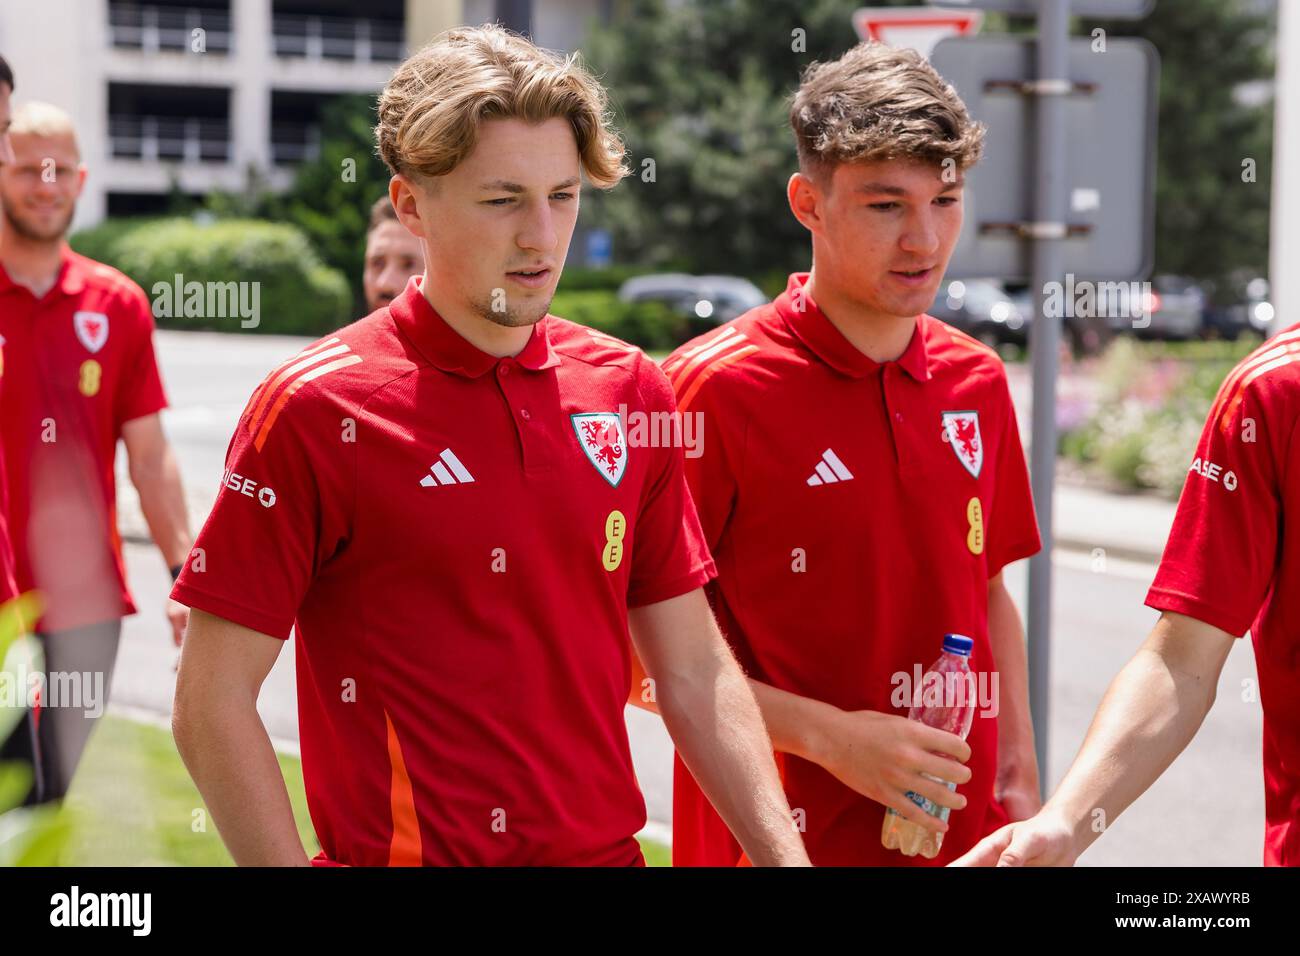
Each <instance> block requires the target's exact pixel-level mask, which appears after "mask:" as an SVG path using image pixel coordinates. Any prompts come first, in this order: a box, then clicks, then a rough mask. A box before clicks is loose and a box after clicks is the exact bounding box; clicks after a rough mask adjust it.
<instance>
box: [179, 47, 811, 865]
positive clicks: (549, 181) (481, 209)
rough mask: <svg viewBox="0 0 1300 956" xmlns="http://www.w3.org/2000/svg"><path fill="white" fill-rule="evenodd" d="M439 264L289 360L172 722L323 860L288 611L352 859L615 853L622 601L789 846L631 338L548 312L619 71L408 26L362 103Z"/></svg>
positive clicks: (683, 719)
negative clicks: (268, 697) (288, 785)
mask: <svg viewBox="0 0 1300 956" xmlns="http://www.w3.org/2000/svg"><path fill="white" fill-rule="evenodd" d="M376 133H377V136H378V140H379V149H380V153H381V154H382V156H383V158H384V160H385V161H386V162H387V163H388V165H389V167H390V169H391V170H392V171H393V173H394V176H393V179H392V184H391V187H390V192H389V195H390V197H391V198H392V202H393V206H394V208H395V209H396V210H397V215H398V218H399V219H400V220H401V222H402V223H403V225H404V226H406V227H407V228H408V229H411V230H412V231H413V232H416V233H418V234H419V235H420V236H421V237H422V242H423V246H424V251H425V271H424V275H423V277H421V278H420V279H419V280H418V281H413V282H411V283H410V284H409V285H408V286H407V288H406V290H405V291H404V292H403V293H402V295H400V296H399V297H398V298H397V299H396V300H394V301H393V303H392V304H391V305H390V306H388V307H387V308H384V309H380V310H379V311H378V312H376V313H373V314H372V315H370V316H368V317H367V318H365V319H363V320H361V321H360V322H357V323H354V324H353V325H351V326H348V327H347V328H345V329H342V330H340V331H339V332H338V333H337V334H336V335H334V336H331V337H329V338H327V339H325V340H323V341H321V342H320V343H318V344H316V345H313V346H311V347H310V348H308V349H306V350H305V351H304V352H303V353H301V354H300V355H298V356H295V357H294V358H291V359H289V360H288V361H286V362H285V363H284V364H283V365H282V366H281V367H280V368H278V369H276V370H275V371H274V372H273V373H272V374H271V375H270V376H269V377H268V378H267V380H266V382H265V383H264V384H263V385H262V387H261V388H260V389H258V391H257V392H256V393H255V394H254V395H253V397H252V399H251V400H250V402H249V404H248V408H247V410H246V412H245V413H244V415H243V417H242V418H241V421H240V423H239V426H238V431H237V433H236V435H235V438H234V440H233V442H232V443H231V449H230V453H229V456H228V461H227V468H228V473H229V474H231V475H232V478H231V480H230V481H228V482H227V483H226V485H225V486H224V488H223V490H222V492H221V495H220V497H219V498H218V499H217V502H216V505H215V508H214V510H213V513H212V516H211V517H210V518H209V519H208V522H207V525H206V526H205V527H204V529H203V532H202V533H201V534H200V536H199V539H198V546H199V549H200V550H202V552H203V555H204V564H203V566H202V567H199V566H198V563H197V561H194V562H191V563H190V565H189V566H188V567H187V569H186V571H185V572H184V573H183V574H182V576H181V578H180V581H179V583H178V584H177V587H176V591H175V594H176V596H177V598H178V599H180V600H182V601H184V602H185V603H187V604H189V605H191V606H192V607H193V608H194V613H193V617H192V622H191V626H190V632H189V634H188V636H187V639H186V641H185V648H184V652H183V656H182V660H181V667H180V674H179V679H178V684H177V690H176V711H175V718H174V730H175V736H176V741H177V744H178V745H179V747H180V751H181V755H182V757H183V758H184V760H185V763H186V765H187V766H188V768H189V770H190V772H191V774H192V775H193V777H194V779H195V782H196V783H197V784H198V786H199V789H200V791H201V792H202V793H203V796H204V798H205V800H206V801H207V804H208V806H209V807H210V808H211V810H212V814H213V817H214V819H215V820H216V823H217V826H218V827H219V828H220V830H221V834H222V837H223V838H224V839H225V841H226V845H227V846H228V847H229V848H230V852H231V854H232V855H233V856H234V857H235V860H236V861H237V862H239V863H287V864H295V863H296V864H305V863H307V862H308V860H307V856H306V854H305V853H304V851H303V847H302V844H301V842H300V841H299V839H298V834H297V832H296V830H295V827H294V821H293V815H292V813H291V812H290V808H289V799H288V795H287V793H286V791H285V787H284V782H283V780H282V779H281V776H280V772H279V768H278V765H277V763H276V759H275V754H274V752H273V750H272V748H271V743H270V741H269V739H268V738H267V735H266V731H265V728H264V727H263V726H262V724H261V722H260V720H259V718H258V715H257V711H256V709H255V707H254V704H255V701H256V699H257V690H258V688H259V687H260V686H261V683H262V681H263V679H264V678H265V676H266V674H267V672H268V671H269V670H270V668H271V665H272V664H273V663H274V661H275V659H276V657H277V655H278V654H279V652H280V649H281V648H282V647H283V645H284V639H285V638H287V637H288V635H289V631H290V628H291V626H295V625H296V632H297V637H298V641H297V651H298V658H297V661H298V682H299V684H298V686H299V690H298V705H299V726H300V732H301V741H302V757H303V774H304V778H305V781H306V790H307V800H308V805H309V807H310V809H311V814H312V820H313V822H314V823H315V825H316V833H317V836H318V837H319V838H320V843H321V847H322V855H321V857H320V858H319V859H318V862H322V863H330V862H332V863H347V864H360V865H383V864H392V865H403V864H416V865H418V864H421V863H424V864H513V865H530V864H537V865H560V864H586V865H599V864H609V865H633V864H639V863H641V862H642V858H641V853H640V850H639V848H638V846H637V843H636V840H635V839H634V838H633V835H634V834H635V833H636V832H637V831H638V830H639V829H640V828H641V827H642V826H643V824H644V822H645V802H644V800H643V799H642V797H641V794H640V792H639V790H638V788H637V784H636V779H635V776H634V774H633V770H632V762H631V756H630V751H629V747H628V740H627V730H626V725H625V723H624V715H623V708H624V702H625V699H626V696H627V694H626V691H627V686H628V685H627V682H628V670H629V657H628V644H627V637H628V632H629V630H630V632H631V636H632V638H633V640H634V641H635V643H636V648H637V650H638V651H639V652H640V654H641V655H642V657H643V658H644V659H646V662H647V665H648V666H649V667H650V669H651V670H652V671H653V672H654V673H655V675H656V676H657V677H658V678H659V699H660V701H661V703H662V705H663V710H664V713H665V719H666V722H667V724H668V728H669V730H670V732H671V733H672V734H673V736H674V739H675V741H676V743H677V746H678V748H679V750H680V751H681V753H682V754H683V755H684V756H685V758H686V760H687V761H688V762H689V763H690V764H691V766H692V768H693V769H694V771H695V772H696V774H697V775H698V776H699V778H700V780H701V782H702V784H703V786H704V787H705V789H706V790H707V791H708V793H709V794H710V796H711V798H712V799H713V800H714V801H715V803H716V804H717V805H718V806H719V808H720V810H721V812H722V814H723V817H724V818H725V819H726V820H727V823H728V824H729V825H730V826H732V827H734V828H735V830H736V834H737V837H738V838H739V840H740V842H741V844H742V845H744V846H745V848H746V850H747V852H749V853H750V854H751V855H756V862H762V863H769V864H778V863H789V864H806V863H807V856H806V854H805V853H804V851H803V847H802V845H801V844H800V841H799V839H798V835H797V834H796V833H795V832H794V829H793V828H792V827H791V825H790V815H789V814H790V810H789V806H788V805H787V804H786V802H785V799H784V797H783V796H782V794H781V789H780V784H779V782H778V779H777V775H776V768H775V765H774V763H773V760H772V757H771V751H770V749H769V747H770V744H769V742H768V739H767V736H766V734H765V733H764V731H763V725H762V720H761V717H760V715H759V712H758V708H757V706H756V704H755V702H754V699H753V695H752V693H751V692H750V690H749V688H748V686H747V684H746V682H745V679H744V677H743V675H742V674H741V672H740V670H739V668H738V667H737V666H736V662H735V659H734V658H733V657H732V655H731V654H730V652H729V651H728V650H727V647H726V644H725V642H724V641H723V640H722V637H721V635H720V634H718V632H717V626H716V625H715V624H714V622H713V619H712V617H711V616H710V615H709V611H708V604H707V601H706V600H705V598H704V594H703V591H702V585H703V584H704V583H706V582H707V581H708V580H709V579H710V578H711V577H712V576H713V563H712V560H711V558H710V557H709V554H708V551H707V549H705V548H704V546H703V544H702V543H701V540H700V537H701V536H700V531H699V522H698V520H697V518H696V516H695V511H694V509H693V508H692V507H691V504H690V496H689V494H688V493H687V490H686V485H685V481H684V479H683V477H682V455H681V452H680V450H678V449H667V448H655V449H647V448H636V447H633V448H629V447H628V443H627V441H626V436H624V435H623V433H622V431H623V425H622V423H621V421H620V415H619V412H620V411H621V410H622V408H623V407H627V408H630V409H633V410H637V411H640V412H644V413H653V414H663V413H666V412H669V411H671V409H672V405H673V399H672V390H671V389H670V388H669V386H668V383H667V381H666V379H665V378H664V376H663V373H662V372H661V371H660V370H659V369H658V368H657V367H656V366H655V365H654V364H653V363H652V362H651V361H650V360H649V359H647V358H646V356H645V355H644V353H642V352H640V351H639V350H637V349H634V348H631V347H630V346H628V345H626V344H625V343H622V342H620V341H618V340H616V339H612V338H610V337H609V336H606V335H602V334H599V333H595V332H593V331H591V330H590V329H586V328H583V327H582V326H578V325H574V324H572V323H569V322H566V321H564V320H563V319H558V318H556V317H555V316H551V315H547V308H548V306H549V304H550V301H551V296H552V294H553V293H554V290H555V284H556V281H557V280H558V279H559V275H560V270H561V268H562V267H563V264H564V258H565V253H566V251H567V247H568V243H569V238H570V236H571V235H572V232H573V228H574V224H575V221H576V219H577V213H578V195H579V184H580V181H581V175H582V173H584V172H585V173H586V175H587V178H588V179H589V180H590V181H591V182H592V183H594V184H595V185H596V186H598V187H610V186H613V185H614V184H615V183H617V182H618V181H619V179H620V178H621V177H622V175H623V174H624V166H623V163H622V155H623V147H622V144H621V143H620V142H619V140H618V137H617V135H616V134H615V133H614V132H613V130H612V129H610V127H609V126H608V124H607V122H606V117H605V98H604V93H603V91H602V90H601V88H600V87H599V85H598V84H597V83H596V81H595V80H594V79H592V78H591V76H590V75H588V74H587V73H586V72H585V70H583V69H582V67H581V66H580V65H578V63H577V62H576V60H575V59H572V58H570V59H567V60H566V59H563V58H559V57H557V56H555V55H553V54H548V53H546V52H544V51H542V50H539V49H538V48H537V47H535V46H533V45H532V44H531V43H529V42H528V41H527V40H524V39H522V38H521V37H518V36H516V35H514V34H510V33H508V32H506V31H504V30H502V29H500V28H496V27H484V28H481V29H457V30H453V31H450V32H449V33H447V34H444V35H443V36H442V37H441V38H440V39H439V40H438V41H436V42H435V43H434V44H432V45H431V46H429V47H427V48H425V49H424V50H422V51H421V52H420V53H417V54H416V55H415V56H413V57H411V58H410V59H409V60H408V61H407V62H406V63H405V64H403V65H402V66H401V67H400V68H399V69H398V70H397V72H396V74H395V75H394V76H393V78H392V80H391V81H390V83H389V85H388V87H387V88H386V89H385V90H384V93H383V95H382V97H381V98H380V104H379V125H378V127H377V130H376Z"/></svg>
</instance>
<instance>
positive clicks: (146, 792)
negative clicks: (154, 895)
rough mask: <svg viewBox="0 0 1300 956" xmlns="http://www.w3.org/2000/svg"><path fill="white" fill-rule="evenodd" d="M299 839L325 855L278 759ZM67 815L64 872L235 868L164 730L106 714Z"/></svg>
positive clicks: (298, 769)
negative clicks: (98, 868)
mask: <svg viewBox="0 0 1300 956" xmlns="http://www.w3.org/2000/svg"><path fill="white" fill-rule="evenodd" d="M280 771H281V772H282V773H283V774H284V781H285V785H286V787H287V788H288V790H289V800H290V802H291V803H292V804H293V815H294V819H295V821H296V822H297V824H298V835H299V836H300V837H301V838H302V842H303V846H304V847H305V848H306V850H307V855H308V856H315V855H316V853H318V852H319V850H320V845H319V844H318V843H317V842H316V833H315V830H314V829H313V828H312V824H311V817H310V816H309V815H308V813H307V798H306V795H305V793H304V791H303V783H302V764H301V762H300V761H299V760H298V759H297V758H296V757H290V756H286V755H284V754H281V755H280ZM61 814H62V816H63V817H64V819H65V820H66V822H67V823H69V824H70V829H71V832H70V834H69V836H68V839H67V841H66V843H65V844H64V847H63V850H62V852H61V853H60V855H59V863H60V865H63V866H231V865H233V861H232V860H231V858H230V854H229V853H228V852H226V847H225V845H224V844H223V843H222V842H221V837H220V836H219V835H218V833H217V828H216V825H215V824H214V823H213V822H212V817H211V816H210V815H209V814H208V812H207V810H206V808H205V807H204V804H203V799H202V798H201V797H200V796H199V792H198V790H197V788H195V786H194V783H193V781H192V780H190V775H189V773H187V772H186V770H185V765H184V764H183V763H181V758H180V755H179V754H178V753H177V752H176V745H175V743H174V742H173V741H172V737H171V734H170V733H168V732H167V731H166V730H164V729H162V728H161V727H155V726H152V725H150V724H141V723H137V722H135V721H132V720H127V719H125V718H122V717H114V716H108V715H106V716H105V717H103V718H102V719H101V720H100V722H99V726H98V727H97V728H96V729H95V732H94V734H93V735H92V737H91V739H90V744H89V745H88V746H87V748H86V753H85V756H84V757H83V758H82V761H81V766H80V767H78V769H77V775H76V778H75V779H74V780H73V783H72V790H71V792H70V793H69V794H68V798H67V800H66V801H65V802H64V806H63V810H62V811H61ZM641 849H642V851H643V852H644V853H645V858H646V863H647V865H649V866H669V865H670V864H671V851H670V850H669V848H668V847H666V846H663V845H662V844H659V843H652V842H650V841H645V840H643V841H642V842H641Z"/></svg>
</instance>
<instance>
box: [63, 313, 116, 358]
mask: <svg viewBox="0 0 1300 956" xmlns="http://www.w3.org/2000/svg"><path fill="white" fill-rule="evenodd" d="M72 328H73V330H74V331H75V332H76V333H77V340H78V341H79V342H81V344H82V345H84V346H85V347H86V350H87V351H89V352H91V353H95V352H98V351H99V350H100V349H102V348H103V347H104V343H105V342H107V341H108V316H106V315H105V314H104V313H103V312H74V313H72Z"/></svg>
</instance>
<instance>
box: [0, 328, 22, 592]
mask: <svg viewBox="0 0 1300 956" xmlns="http://www.w3.org/2000/svg"><path fill="white" fill-rule="evenodd" d="M4 374H5V344H4V340H3V338H0V405H2V404H3V402H4ZM8 515H9V480H8V478H7V477H6V476H5V459H4V455H3V454H0V602H3V601H8V600H9V599H10V598H12V597H15V596H17V595H18V593H19V591H18V582H17V580H16V579H15V577H14V547H13V542H12V541H11V540H10V538H9V518H8Z"/></svg>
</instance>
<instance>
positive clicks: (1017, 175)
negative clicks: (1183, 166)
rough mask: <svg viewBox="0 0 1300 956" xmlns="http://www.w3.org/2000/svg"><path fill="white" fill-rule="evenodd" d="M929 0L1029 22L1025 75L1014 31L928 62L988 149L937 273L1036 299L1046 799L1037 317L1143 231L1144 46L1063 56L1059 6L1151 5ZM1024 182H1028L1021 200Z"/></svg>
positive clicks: (1037, 574)
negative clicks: (979, 126)
mask: <svg viewBox="0 0 1300 956" xmlns="http://www.w3.org/2000/svg"><path fill="white" fill-rule="evenodd" d="M930 2H931V4H932V5H934V6H940V7H949V8H951V7H964V8H968V9H969V8H972V7H981V8H983V9H985V10H996V11H1000V12H1004V13H1010V14H1023V15H1029V16H1032V15H1034V14H1037V17H1038V34H1037V37H1036V38H1035V39H1034V41H1033V51H1032V61H1033V69H1032V70H1029V69H1028V66H1029V63H1028V60H1029V56H1028V53H1029V51H1028V49H1027V48H1026V46H1025V45H1024V41H1021V40H1018V39H1017V38H1012V37H993V38H984V39H964V38H956V39H948V40H945V41H943V42H942V43H940V44H939V45H938V46H937V47H936V48H935V51H934V55H933V62H934V65H935V68H936V69H937V70H939V72H940V73H941V74H942V75H943V76H944V77H945V78H946V79H948V80H949V82H951V83H953V85H954V87H955V88H956V89H957V92H958V93H959V94H962V97H963V99H964V100H966V102H967V104H968V106H971V107H972V115H973V116H974V117H975V118H976V119H978V120H980V121H982V122H985V123H986V125H988V127H989V137H988V145H987V151H988V155H987V156H986V159H985V162H984V163H982V164H981V165H980V166H979V167H976V168H975V169H974V170H972V171H971V176H970V183H969V185H970V187H971V188H970V190H969V193H970V196H969V200H968V202H967V205H968V209H969V210H970V211H969V212H968V220H969V221H968V223H967V224H966V226H965V227H964V228H963V236H962V239H961V240H960V241H959V243H958V248H957V249H956V250H955V252H954V255H953V261H952V263H950V266H949V272H950V273H951V274H953V275H961V276H966V277H975V276H983V277H985V278H989V277H992V278H1002V279H1024V278H1028V279H1029V280H1030V282H1031V284H1032V288H1033V296H1034V301H1035V305H1036V315H1035V316H1034V320H1033V323H1032V325H1031V328H1030V330H1029V350H1030V365H1031V372H1032V380H1033V419H1032V423H1031V426H1030V435H1031V438H1030V450H1029V460H1030V481H1031V484H1032V487H1033V495H1034V509H1035V512H1036V514H1037V516H1038V526H1039V528H1040V530H1041V533H1042V539H1043V547H1042V550H1040V551H1039V552H1038V554H1036V555H1034V556H1033V557H1032V558H1030V559H1029V606H1028V608H1027V613H1026V625H1027V629H1028V638H1029V647H1028V656H1029V705H1030V710H1031V712H1032V715H1033V723H1034V748H1035V751H1036V754H1037V757H1038V767H1039V784H1040V787H1041V788H1042V790H1043V791H1044V796H1046V787H1047V784H1048V781H1049V779H1050V777H1049V773H1048V766H1047V737H1048V726H1049V714H1050V707H1051V701H1050V695H1049V690H1050V687H1051V673H1050V662H1051V638H1050V635H1051V623H1052V547H1053V544H1054V538H1055V536H1054V533H1053V528H1052V503H1053V490H1054V486H1055V478H1056V377H1057V356H1058V354H1059V350H1060V342H1061V317H1060V316H1058V315H1049V314H1048V311H1047V309H1046V302H1047V298H1048V295H1049V287H1051V286H1052V285H1053V284H1054V283H1064V282H1065V280H1066V272H1067V269H1068V270H1069V271H1071V272H1072V273H1073V274H1075V275H1084V276H1089V277H1097V278H1105V279H1118V278H1138V277H1139V276H1145V275H1146V274H1147V273H1148V272H1149V270H1150V268H1151V250H1152V246H1153V239H1154V229H1153V216H1152V215H1151V213H1152V212H1153V211H1154V210H1153V206H1152V197H1153V195H1154V125H1155V124H1154V115H1155V114H1154V109H1155V107H1154V100H1155V90H1156V82H1155V79H1156V73H1157V69H1158V68H1157V58H1156V54H1155V51H1154V49H1153V48H1151V47H1150V45H1149V44H1143V43H1142V42H1141V41H1135V40H1118V39H1117V40H1114V41H1111V44H1113V45H1114V48H1115V52H1116V53H1120V54H1122V55H1116V56H1112V54H1111V53H1106V54H1104V55H1103V56H1104V58H1105V62H1104V63H1101V62H1099V60H1098V59H1097V58H1092V59H1089V54H1090V52H1091V51H1090V48H1089V45H1088V44H1087V42H1086V41H1076V44H1075V46H1074V48H1073V53H1072V49H1071V44H1070V37H1069V30H1070V15H1071V13H1075V14H1080V15H1084V16H1094V17H1115V18H1136V17H1142V16H1145V15H1146V14H1147V13H1149V12H1150V10H1151V7H1152V5H1153V3H1154V0H930ZM974 44H980V46H975V45H974ZM1072 56H1073V59H1072ZM1075 74H1078V75H1077V76H1076V75H1075ZM1007 92H1011V93H1013V94H1016V96H1014V97H1011V98H1009V97H1007V96H1006V95H1005V94H1006V93H1007ZM1071 99H1072V100H1073V105H1072V104H1071ZM1026 103H1028V104H1029V106H1028V108H1027V109H1026V107H1025V104H1026ZM1071 110H1074V112H1071ZM1026 161H1027V162H1028V163H1029V164H1032V168H1029V166H1027V165H1026ZM1026 184H1028V185H1031V186H1032V192H1031V194H1030V195H1029V196H1028V197H1026V196H1025V186H1026ZM1026 199H1027V200H1028V201H1027V202H1026ZM1071 216H1072V217H1073V221H1071V218H1070V217H1071Z"/></svg>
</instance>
